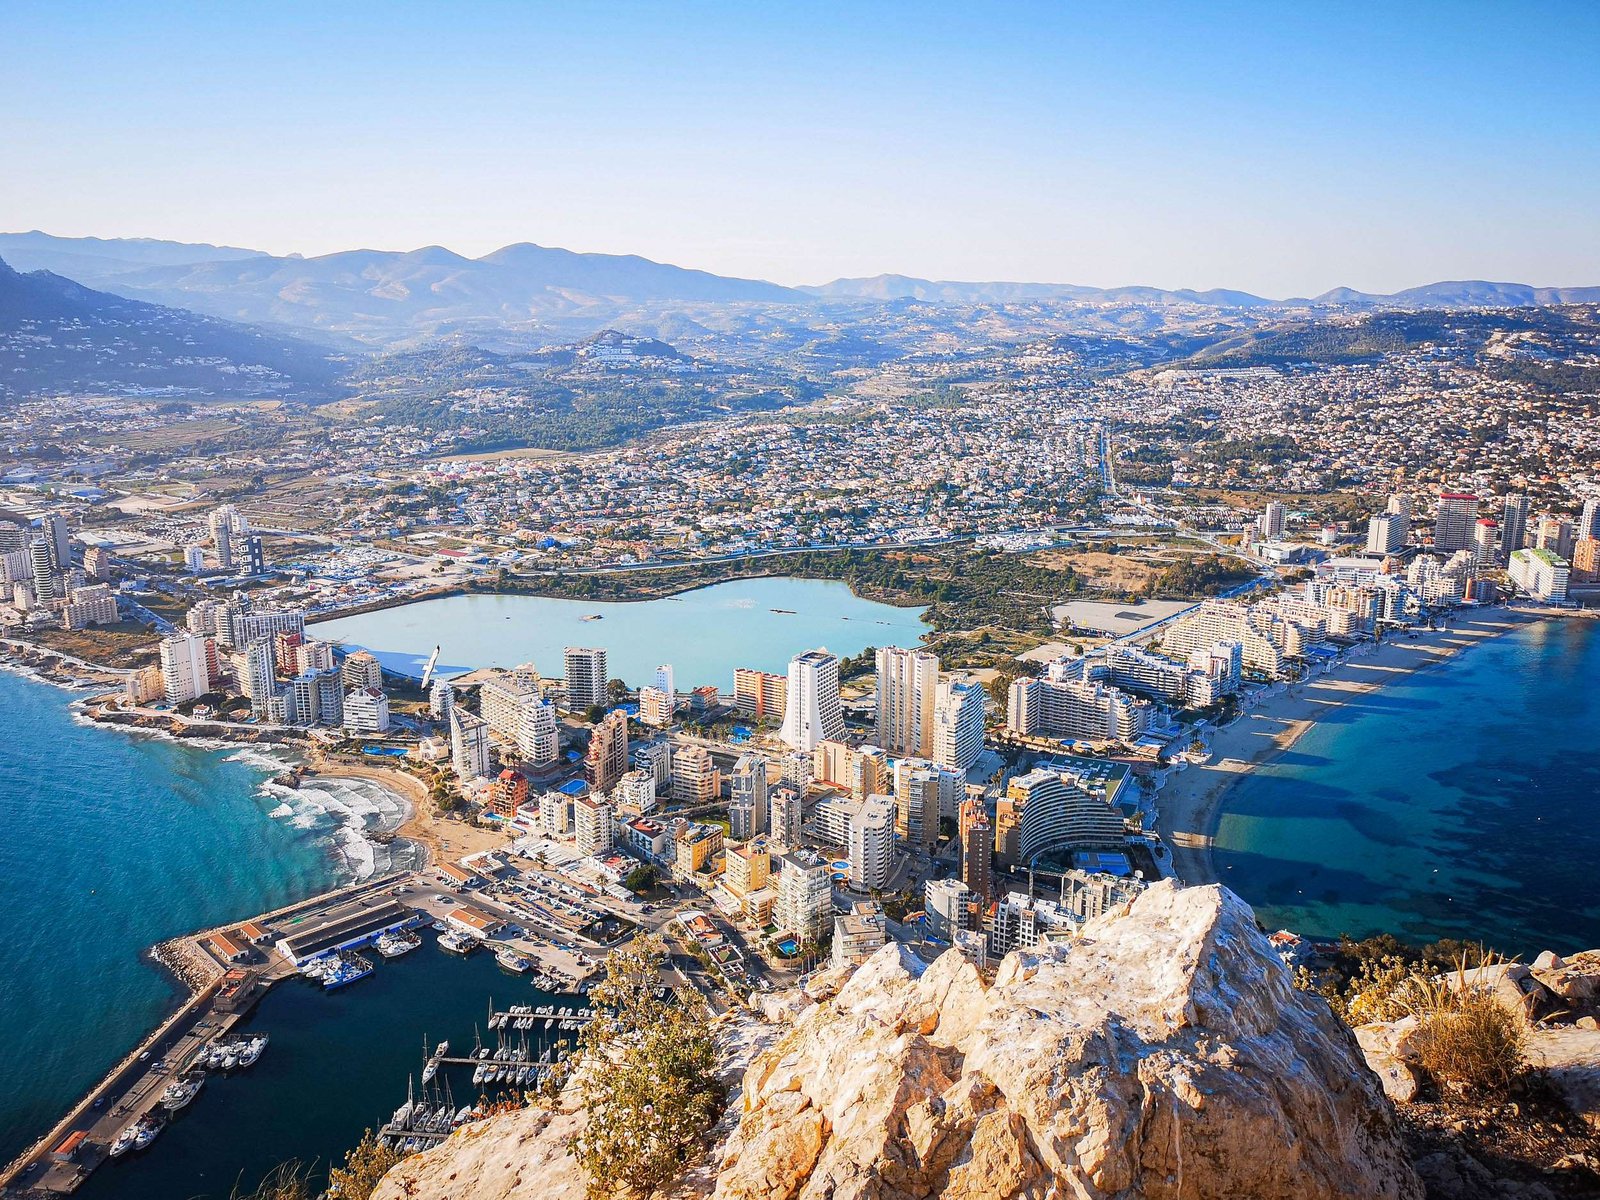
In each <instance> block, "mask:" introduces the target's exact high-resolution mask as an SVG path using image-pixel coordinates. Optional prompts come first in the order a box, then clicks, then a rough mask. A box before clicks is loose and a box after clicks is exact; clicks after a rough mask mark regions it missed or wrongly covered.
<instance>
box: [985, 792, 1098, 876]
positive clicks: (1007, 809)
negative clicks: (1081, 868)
mask: <svg viewBox="0 0 1600 1200" xmlns="http://www.w3.org/2000/svg"><path fill="white" fill-rule="evenodd" d="M1126 839H1127V829H1126V826H1125V825H1124V824H1123V820H1122V814H1121V813H1120V812H1119V811H1118V810H1117V808H1116V807H1115V806H1114V805H1113V804H1112V803H1111V802H1110V801H1109V800H1107V799H1105V798H1103V797H1102V796H1096V795H1093V794H1092V793H1090V792H1088V791H1086V790H1085V789H1083V788H1081V787H1079V786H1077V785H1076V784H1074V783H1072V782H1071V781H1070V780H1069V779H1068V778H1067V777H1066V776H1064V775H1063V774H1062V773H1061V772H1059V771H1052V770H1049V769H1048V768H1045V767H1037V768H1035V769H1034V770H1032V771H1030V772H1028V773H1027V774H1026V775H1019V776H1017V777H1016V778H1014V779H1013V780H1012V781H1011V782H1010V783H1009V784H1008V785H1007V787H1006V794H1005V795H1004V796H1002V797H1001V798H1000V800H999V802H998V803H997V804H996V806H995V820H994V853H995V859H996V860H997V861H998V862H999V863H1000V865H1001V866H1003V867H1008V868H1017V867H1025V866H1027V865H1028V864H1029V863H1030V862H1032V860H1033V857H1034V855H1036V854H1038V853H1039V852H1040V851H1043V850H1055V849H1119V848H1121V846H1122V845H1123V844H1124V842H1125V841H1126Z"/></svg>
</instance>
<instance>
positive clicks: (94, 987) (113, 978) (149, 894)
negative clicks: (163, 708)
mask: <svg viewBox="0 0 1600 1200" xmlns="http://www.w3.org/2000/svg"><path fill="white" fill-rule="evenodd" d="M71 700H72V697H71V695H70V694H68V693H66V692H63V691H62V690H60V689H58V688H55V687H51V686H49V685H46V684H42V683H38V682H35V681H33V680H30V679H26V678H23V677H21V676H18V675H13V674H8V673H4V672H0V721H3V723H4V729H5V737H4V738H0V830H3V831H4V836H3V837H0V963H3V967H4V969H3V970H0V1014H4V1020H0V1062H3V1063H5V1064H7V1068H8V1069H7V1071H6V1078H7V1081H8V1082H7V1084H6V1086H5V1087H3V1088H0V1161H9V1160H10V1159H11V1158H12V1157H13V1156H14V1155H15V1154H16V1153H17V1152H18V1151H20V1150H21V1149H23V1148H24V1147H25V1146H26V1145H27V1144H28V1143H29V1142H31V1141H32V1140H33V1139H34V1138H35V1137H37V1136H38V1135H39V1134H40V1133H42V1132H43V1131H44V1130H45V1129H46V1128H48V1127H49V1126H50V1125H51V1124H52V1123H53V1122H54V1121H55V1120H56V1119H57V1118H58V1117H60V1116H61V1114H62V1112H63V1111H65V1109H66V1108H67V1107H68V1105H69V1104H70V1103H71V1102H72V1101H74V1100H75V1099H77V1098H78V1097H79V1096H80V1095H82V1094H83V1092H84V1091H86V1090H87V1089H88V1088H89V1086H90V1085H91V1084H93V1083H94V1082H95V1081H96V1080H97V1079H99V1078H100V1076H101V1075H103V1074H104V1073H105V1071H106V1070H107V1069H109V1068H110V1067H111V1066H112V1064H113V1063H115V1062H116V1061H117V1060H118V1059H120V1058H121V1057H122V1056H123V1055H124V1054H126V1053H127V1052H128V1050H129V1049H131V1048H132V1046H133V1045H134V1044H135V1043H136V1042H137V1041H138V1040H139V1038H140V1037H141V1036H142V1035H143V1034H144V1032H145V1031H146V1030H148V1029H149V1028H150V1027H151V1026H152V1025H154V1024H155V1023H156V1021H157V1020H159V1019H160V1017H161V1016H162V1015H164V1013H165V1012H166V1011H168V1010H169V1008H170V1007H171V1006H172V1005H173V1004H174V1002H175V1000H176V999H177V998H178V997H179V995H180V992H179V989H178V986H177V984H176V983H175V982H173V981H172V980H171V979H170V978H169V977H168V976H167V975H166V974H165V973H164V972H163V971H162V970H161V969H160V968H158V967H157V966H156V964H155V963H153V962H152V961H150V960H149V959H148V958H146V957H144V954H145V951H146V949H147V948H148V947H150V946H151V945H153V944H154V943H156V942H159V941H162V940H164V939H165V938H168V937H172V936H174V935H176V934H180V933H184V932H187V931H189V930H192V929H196V928H201V927H204V926H208V925H214V924H218V923H220V922H222V921H225V920H230V919H236V918H239V917H243V916H248V915H250V914H252V913H256V912H262V911H265V910H267V909H271V908H274V907H277V906H280V905H283V904H286V903H289V902H290V901H292V900H295V899H298V898H300V897H303V896H307V895H312V894H314V893H316V892H319V891H323V890H326V889H327V888H330V887H333V886H336V885H337V884H339V883H341V882H344V881H346V880H349V879H352V878H356V877H358V876H363V875H366V874H369V873H371V872H372V871H375V870H382V869H387V867H388V866H389V865H390V855H391V853H400V854H402V855H404V854H406V853H408V848H406V847H398V848H397V849H396V850H395V851H390V850H387V849H384V848H381V847H374V846H373V845H372V844H371V843H369V842H368V841H366V840H365V839H364V838H362V837H361V836H360V835H359V833H358V829H359V827H361V826H364V825H365V826H370V827H392V826H393V825H394V824H397V823H398V821H399V820H400V819H401V817H402V816H403V812H402V810H401V808H400V806H399V804H398V803H397V802H396V801H395V800H394V799H393V797H390V796H389V795H388V794H387V793H384V792H382V791H381V790H380V789H376V788H373V787H372V786H371V785H370V784H365V783H359V782H352V783H349V784H346V783H342V782H333V781H328V782H323V783H319V784H317V785H316V786H312V787H307V788H306V789H304V790H303V791H302V792H298V793H297V792H289V791H287V790H286V789H282V788H274V787H271V786H270V785H268V784H267V780H268V779H270V777H271V776H272V775H274V774H276V773H277V772H279V771H281V770H282V769H283V768H284V766H285V765H287V763H288V761H289V760H288V759H287V758H286V757H284V756H283V755H281V754H273V753H264V752H260V751H256V750H253V749H247V748H240V747H213V748H204V747H198V746H193V745H188V744H182V745H180V744H178V743H176V742H172V741H169V740H165V739H160V738H155V737H149V736H135V735H129V734H127V733H124V732H120V731H116V730H111V729H104V728H95V727H92V726H89V725H87V724H84V723H81V722H80V721H79V720H77V719H75V717H74V715H73V713H72V710H71V707H70V704H71Z"/></svg>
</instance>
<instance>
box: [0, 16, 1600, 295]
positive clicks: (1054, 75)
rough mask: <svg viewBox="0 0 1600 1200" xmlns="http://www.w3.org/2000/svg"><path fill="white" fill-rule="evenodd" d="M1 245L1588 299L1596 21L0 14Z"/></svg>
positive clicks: (1597, 145)
mask: <svg viewBox="0 0 1600 1200" xmlns="http://www.w3.org/2000/svg"><path fill="white" fill-rule="evenodd" d="M0 46H3V47H4V55H5V69H4V70H3V71H0V229H6V230H21V229H29V228H40V229H44V230H46V231H49V232H52V233H60V234H69V235H81V234H94V235H99V236H108V237H109V236H147V237H165V238H175V239H181V240H186V241H211V242H226V243H231V244H235V245H245V246H252V247H257V248H260V249H265V250H270V251H274V252H280V253H282V252H291V251H298V252H301V253H305V254H320V253H326V252H329V251H332V250H338V249H347V248H351V247H357V246H370V247H378V248H386V249H409V248H412V247H416V246H421V245H428V244H433V243H438V244H443V245H448V246H450V247H451V248H452V249H456V250H459V251H461V252H463V253H467V254H474V255H476V254H482V253H485V252H487V251H489V250H491V249H494V248H495V247H497V246H500V245H503V244H505V243H508V242H514V241H535V242H539V243H541V244H544V245H559V246H568V247H571V248H573V249H577V250H604V251H614V252H631V253H638V254H644V255H647V256H649V257H652V258H657V259H662V260H665V261H669V262H676V263H680V264H683V265H688V266H697V267H703V268H706V269H708V270H715V271H719V272H723V273H728V274H740V275H751V276H758V277H764V278H770V279H775V280H778V281H780V282H784V283H801V282H821V281H823V280H826V279H829V278H833V277H835V276H839V275H871V274H876V273H878V272H881V271H896V272H902V273H905V274H912V275H924V276H932V277H935V278H949V279H1026V280H1049V281H1057V282H1074V283H1088V284H1099V285H1113V284H1124V283H1147V284H1155V285H1161V286H1169V287H1176V286H1191V287H1212V286H1230V287H1242V288H1247V289H1250V290H1253V291H1258V292H1263V293H1267V294H1272V295H1279V296H1282V295H1291V294H1307V293H1314V292H1318V291H1321V290H1323V289H1325V288H1328V287H1332V286H1334V285H1338V284H1347V285H1351V286H1354V287H1360V288H1365V289H1370V290H1384V291H1387V290H1392V289H1396V288H1401V287H1406V286H1410V285H1413V284H1418V283H1423V282H1427V281H1431V280H1435V279H1447V278H1490V279H1504V280H1518V281H1523V282H1532V283H1542V284H1566V285H1576V284H1600V4H1595V3H1588V2H1575V3H1570V4H1555V3H1545V4H1541V3H1516V4H1471V3H1459V4H1426V3H1418V2H1416V0H1404V2H1402V3H1388V2H1382V3H1380V2H1378V0H1373V2H1371V3H1366V4H1339V3H1332V2H1318V3H1312V4H1299V3H1284V2H1273V3H1262V4H1231V5H1230V4H1225V3H1202V2H1200V0H1196V2H1194V3H1190V4H1183V5H1179V4H1159V3H1127V4H1124V3H1121V2H1116V3H1113V2H1111V0H1106V2H1105V3H1101V4H1093V5H1090V4H1082V3H1072V2H1070V0H1059V2H1057V3H1050V4H1037V5H1034V4H1001V3H993V4H991V3H988V2H986V0H985V2H977V3H974V2H972V0H968V2H966V3H960V4H943V3H905V4H887V3H885V4H859V5H849V6H835V5H825V4H820V3H818V4H811V3H798V2H796V3H780V2H778V0H773V2H772V3H767V2H765V0H758V2H756V3H728V4H710V3H703V4H696V3H682V4H676V3H675V4H666V3H662V4H659V5H645V4H632V3H625V2H619V0H608V2H606V3H595V4H588V3H565V4H559V5H555V4H552V5H536V4H533V3H505V4H490V3H476V4H473V3H438V4H405V3H389V4H366V3H359V2H346V0H321V2H319V3H308V4H301V3H290V2H274V3H244V2H239V3H234V2H224V3H205V4H200V3H190V4H183V3H160V4H155V3H144V2H141V0H118V2H117V3H103V4H95V3H77V4H73V3H68V4H58V3H34V2H31V0H7V2H6V3H5V4H4V5H3V7H0Z"/></svg>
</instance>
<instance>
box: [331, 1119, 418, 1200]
mask: <svg viewBox="0 0 1600 1200" xmlns="http://www.w3.org/2000/svg"><path fill="white" fill-rule="evenodd" d="M404 1157H405V1155H404V1154H403V1153H401V1152H400V1151H399V1150H395V1149H393V1148H391V1147H389V1146H385V1145H384V1144H383V1143H382V1142H380V1141H379V1140H378V1138H377V1137H376V1135H374V1134H373V1132H372V1130H370V1129H369V1130H367V1132H366V1133H365V1135H363V1136H362V1138H361V1140H360V1141H359V1142H357V1143H356V1144H355V1145H354V1146H352V1147H351V1148H350V1150H349V1152H348V1153H346V1154H345V1156H344V1165H343V1166H340V1167H334V1168H333V1169H332V1170H331V1171H329V1172H328V1191H327V1195H328V1196H329V1197H330V1198H334V1200H367V1198H368V1197H369V1196H371V1195H372V1190H373V1189H374V1188H376V1187H377V1186H378V1181H379V1180H380V1179H382V1178H383V1177H384V1176H385V1175H387V1174H388V1173H389V1168H390V1167H392V1166H394V1165H395V1164H396V1163H398V1162H399V1161H400V1160H401V1159H402V1158H404Z"/></svg>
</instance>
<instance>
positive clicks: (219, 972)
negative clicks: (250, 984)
mask: <svg viewBox="0 0 1600 1200" xmlns="http://www.w3.org/2000/svg"><path fill="white" fill-rule="evenodd" d="M150 957H151V958H153V959H155V960H156V961H157V962H158V963H160V964H161V965H162V966H163V967H165V968H166V969H167V970H169V971H171V972H172V974H173V975H175V976H176V977H177V979H178V981H179V982H180V983H182V984H183V986H184V987H186V988H188V989H189V991H190V993H191V994H193V995H199V994H200V993H201V992H203V991H205V990H206V989H207V988H208V987H210V986H211V985H212V984H213V983H215V982H216V981H217V980H219V979H221V978H222V976H223V969H222V967H221V966H219V965H218V964H217V961H216V960H215V959H214V958H212V957H211V956H210V955H209V954H206V953H205V952H204V951H202V950H201V949H200V948H199V947H198V946H196V945H195V944H194V940H193V938H191V937H179V938H169V939H168V940H167V941H164V942H158V943H157V944H156V945H154V946H152V947H151V948H150Z"/></svg>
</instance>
